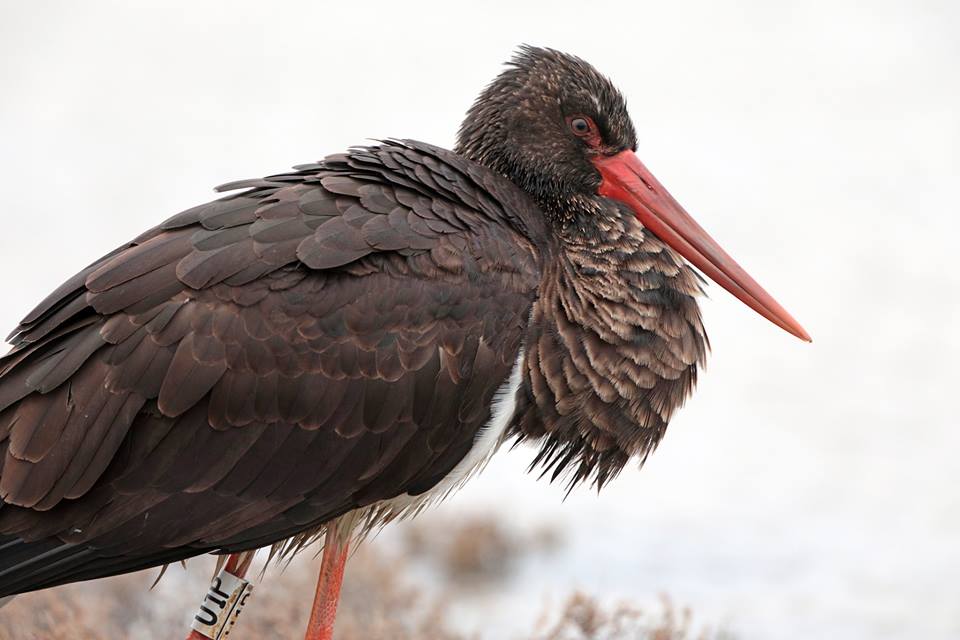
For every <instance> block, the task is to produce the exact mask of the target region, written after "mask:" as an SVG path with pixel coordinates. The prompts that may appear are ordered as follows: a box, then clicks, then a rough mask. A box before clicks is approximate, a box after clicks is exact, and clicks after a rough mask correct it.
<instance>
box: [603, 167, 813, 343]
mask: <svg viewBox="0 0 960 640" xmlns="http://www.w3.org/2000/svg"><path fill="white" fill-rule="evenodd" d="M593 163H594V164H595V165H596V167H597V169H599V171H600V175H601V176H602V177H603V182H602V183H601V184H600V188H599V189H598V190H597V192H598V193H599V194H600V195H602V196H606V197H607V198H612V199H613V200H619V201H620V202H622V203H624V204H626V205H627V206H628V207H630V208H631V209H632V210H633V212H634V214H636V216H637V219H638V220H640V222H641V223H642V224H643V226H644V227H646V228H647V229H649V230H650V231H652V232H653V233H655V234H656V235H657V237H658V238H660V239H661V240H662V241H664V242H666V243H667V244H668V245H670V247H672V248H673V249H674V250H675V251H677V252H678V253H679V254H680V255H682V256H683V257H684V258H686V259H687V260H689V261H690V262H691V263H692V264H693V265H694V266H695V267H697V268H698V269H700V271H702V272H703V273H705V274H706V275H707V276H709V277H710V279H711V280H713V281H714V282H716V283H717V284H719V285H720V286H721V287H723V288H724V289H726V290H727V291H729V292H730V293H732V294H733V295H735V296H736V297H737V298H739V299H740V300H741V301H742V302H743V303H744V304H746V305H747V306H748V307H750V308H751V309H753V310H754V311H756V312H757V313H759V314H760V315H762V316H763V317H764V318H766V319H767V320H769V321H770V322H772V323H774V324H775V325H777V326H779V327H781V328H782V329H784V330H786V331H789V332H790V333H792V334H793V335H795V336H797V337H798V338H800V339H801V340H806V341H807V342H811V339H810V335H809V334H807V332H806V331H804V330H803V327H801V326H800V323H799V322H797V321H796V320H794V319H793V316H791V315H790V314H789V313H787V310H786V309H784V308H783V307H781V306H780V305H779V304H778V303H777V301H776V300H774V299H773V296H771V295H770V294H769V293H767V292H766V291H764V289H763V287H761V286H760V285H759V284H757V282H756V280H754V279H753V278H751V277H750V275H749V274H748V273H747V272H746V271H744V270H743V268H742V267H741V266H740V265H739V264H737V262H736V261H735V260H734V259H733V258H731V257H730V256H729V255H727V252H726V251H724V250H723V249H721V248H720V245H719V244H717V242H716V241H715V240H714V239H713V238H711V237H710V235H709V234H708V233H707V232H706V231H704V230H703V228H702V227H701V226H700V225H699V224H697V222H696V221H695V220H694V219H693V218H692V217H690V214H689V213H687V212H686V211H684V210H683V207H681V206H680V204H679V203H678V202H677V201H676V200H674V198H673V196H671V195H670V193H669V192H668V191H667V190H666V189H664V188H663V185H662V184H660V182H659V181H658V180H657V179H656V178H654V177H653V174H651V173H650V172H649V171H648V170H647V168H646V167H645V166H643V163H642V162H640V159H639V158H637V156H636V155H634V153H633V152H632V151H629V150H627V151H621V152H620V153H618V154H616V155H613V156H597V157H596V158H595V159H594V160H593Z"/></svg>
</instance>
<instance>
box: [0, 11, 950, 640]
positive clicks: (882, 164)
mask: <svg viewBox="0 0 960 640" xmlns="http://www.w3.org/2000/svg"><path fill="white" fill-rule="evenodd" d="M957 7H960V5H958V4H956V3H952V2H942V3H935V2H902V3H876V2H873V3H868V2H863V1H855V0H841V1H833V2H802V3H771V2H763V1H761V0H751V1H749V2H744V3H740V4H739V5H733V4H730V5H721V4H720V3H714V2H702V3H679V2H678V3H667V2H624V3H619V4H617V3H603V4H600V3H587V2H579V3H567V2H551V3H543V4H535V3H520V2H510V3H485V4H483V5H482V6H481V5H470V6H468V5H458V4H455V3H451V2H438V3H413V2H393V3H384V4H382V5H378V4H375V3H346V2H339V3H322V2H310V3H283V2H258V3H246V2H222V3H200V2H180V3H175V2H154V3H148V2H116V3H110V2H82V3H81V2H59V3H55V2H38V1H32V2H13V1H11V0H3V2H2V3H0V176H2V177H0V180H2V183H0V187H2V206H0V222H2V229H3V232H2V234H0V270H2V271H0V273H2V274H3V275H2V282H0V286H2V295H3V301H4V305H3V308H0V325H3V327H6V328H12V327H13V326H14V324H15V323H16V321H17V320H18V319H19V318H20V317H21V316H22V315H24V314H25V313H26V312H27V311H28V310H29V309H30V308H31V307H32V306H33V305H34V304H35V303H36V302H37V301H39V299H41V298H42V297H44V296H45V295H46V294H47V293H48V292H49V291H50V290H51V289H53V288H54V287H55V286H57V285H58V284H59V283H60V282H62V281H63V280H64V279H65V278H66V277H67V276H69V275H71V274H72V273H74V272H75V271H76V270H78V269H79V268H80V267H82V266H83V265H85V264H87V263H88V262H90V261H92V260H93V259H95V258H97V257H98V256H100V255H102V254H103V253H105V252H107V251H109V250H110V249H112V248H113V247H115V246H117V245H118V244H120V243H122V242H125V241H126V240H128V239H130V238H132V237H133V236H135V235H137V234H138V233H139V232H141V231H142V230H144V229H145V228H147V227H148V226H152V225H153V224H155V223H156V222H158V221H159V220H161V219H163V218H166V217H168V216H169V215H171V214H173V213H175V212H177V211H179V210H181V209H184V208H187V207H189V206H191V205H194V204H197V203H198V202H202V201H204V200H206V199H209V198H211V196H212V194H211V192H210V187H212V186H213V185H216V184H219V183H221V182H225V181H227V180H230V179H234V178H243V177H251V176H257V175H262V174H266V173H271V172H276V171H280V170H283V169H285V168H287V167H288V166H289V165H291V164H294V163H299V162H306V161H311V160H314V159H317V158H320V157H322V156H324V155H326V154H328V153H333V152H337V151H340V150H342V149H344V148H345V147H346V146H348V145H351V144H356V143H363V142H364V141H365V139H367V138H375V137H387V136H396V137H412V138H418V139H421V140H425V141H429V142H433V143H436V144H440V145H445V146H450V145H452V144H453V140H454V135H455V132H456V129H457V127H458V125H459V120H460V118H461V116H462V114H463V113H464V111H465V110H466V108H467V107H468V106H469V104H470V103H471V101H472V100H473V98H474V96H475V95H476V94H477V93H478V91H479V90H480V88H481V87H482V86H484V84H486V83H487V82H488V81H489V80H490V79H491V78H492V77H493V76H494V75H495V74H496V73H497V72H498V70H499V69H500V65H501V63H502V62H503V61H504V60H506V59H507V58H508V57H509V56H510V55H511V51H512V50H513V49H514V48H515V47H516V45H518V44H519V43H521V42H528V43H531V44H537V45H545V46H551V47H554V48H558V49H562V50H565V51H569V52H571V53H575V54H577V55H579V56H581V57H583V58H585V59H587V60H588V61H590V62H592V63H593V64H595V65H596V66H597V67H598V68H599V69H600V70H601V71H602V72H604V73H605V74H607V75H609V76H610V77H612V78H613V79H614V81H615V82H616V83H617V84H618V85H619V86H620V87H621V89H622V90H623V92H624V94H625V95H626V96H627V99H628V102H629V104H630V106H631V112H632V115H633V118H634V120H635V123H636V125H637V129H638V133H639V137H640V148H639V155H640V156H641V158H643V160H644V161H645V162H646V164H647V165H648V166H649V167H650V168H651V169H652V170H653V171H654V173H655V174H656V175H657V176H658V177H659V178H660V180H661V181H662V182H663V183H664V184H665V185H667V187H668V188H669V189H670V190H671V191H672V192H673V193H674V195H675V196H676V197H677V198H678V199H679V200H680V201H681V202H682V203H684V204H685V206H686V208H687V209H688V210H689V211H690V212H691V213H692V214H693V215H694V216H695V217H697V218H698V219H699V221H700V222H701V224H703V226H704V227H706V228H707V229H708V230H709V231H711V233H712V234H713V235H714V236H715V237H716V238H718V239H719V240H720V242H721V243H722V244H723V245H724V246H725V247H726V248H727V249H728V250H729V252H730V253H731V254H733V255H734V256H735V257H736V258H737V259H738V260H739V261H740V262H741V263H742V264H743V265H744V266H745V267H747V269H748V270H749V271H750V272H751V273H752V274H753V275H754V276H755V277H756V278H757V279H758V280H759V281H760V282H761V283H762V284H764V286H766V287H767V288H768V289H769V290H770V291H771V292H772V293H773V294H774V295H775V296H776V297H777V298H778V299H779V300H780V301H781V302H782V303H784V305H785V306H786V307H787V308H788V309H790V311H791V312H792V313H793V314H794V315H795V316H796V317H797V318H798V319H799V320H800V321H801V322H802V323H803V324H804V325H805V327H806V328H807V329H808V330H809V331H810V333H811V334H812V335H813V337H814V343H813V344H812V345H806V344H803V343H801V342H799V341H798V340H796V339H794V338H792V337H790V336H788V335H787V334H785V333H783V332H782V331H780V330H778V329H776V328H775V327H773V326H772V325H770V324H769V323H767V322H765V321H763V320H762V319H760V318H759V317H758V316H756V315H755V314H753V313H752V312H750V311H749V310H747V309H746V308H745V307H743V306H742V305H741V304H740V303H739V302H737V301H736V300H734V299H733V298H732V297H731V296H729V295H727V294H726V293H725V292H724V291H722V290H720V289H719V287H715V286H713V287H711V288H710V294H711V295H712V296H713V299H711V300H708V301H705V302H704V305H703V307H704V314H705V318H706V324H707V327H708V329H709V331H710V337H711V340H712V343H713V346H714V352H713V357H712V358H711V361H710V365H709V367H708V369H707V371H706V372H705V374H704V375H703V376H702V382H701V384H700V388H699V390H698V392H697V394H696V395H695V396H694V398H693V399H692V400H691V401H690V402H689V404H688V406H687V408H686V409H685V410H683V411H682V412H681V413H680V415H679V416H678V417H677V418H676V419H675V421H674V423H673V424H672V425H671V427H670V430H669V433H668V434H667V438H666V440H665V441H664V443H663V444H662V446H661V447H660V450H659V451H657V452H656V453H655V454H654V455H653V456H652V457H651V459H650V461H649V462H648V464H647V465H646V467H645V468H644V469H643V470H642V471H639V470H637V469H636V468H634V467H631V468H629V469H628V470H627V471H625V472H624V474H623V476H622V477H621V478H620V479H619V480H618V481H617V482H615V483H614V484H613V485H612V486H611V487H609V489H607V490H605V491H604V492H603V493H602V494H601V495H600V496H597V495H596V494H592V493H590V492H589V491H586V490H581V491H578V492H576V493H575V494H574V495H573V496H572V497H571V498H570V499H568V500H567V501H566V502H565V503H562V502H561V500H562V497H563V492H562V491H561V489H560V488H558V487H553V486H549V485H547V484H546V483H543V482H537V481H536V480H535V479H534V478H533V477H532V476H527V475H526V474H524V473H523V467H524V465H525V464H526V462H527V461H529V459H530V458H531V456H532V452H531V451H530V450H528V449H520V450H517V451H514V452H511V453H503V454H501V455H500V457H499V458H498V459H497V461H495V463H494V464H493V465H491V467H490V468H488V470H487V472H486V473H485V474H484V475H483V476H482V477H481V478H479V479H477V480H475V481H474V483H473V484H472V486H470V487H469V488H467V489H466V490H464V491H463V492H462V493H461V494H459V495H458V496H457V497H455V498H453V499H452V500H451V501H450V502H449V503H447V504H446V505H445V506H444V507H443V509H446V510H448V512H449V513H450V514H455V513H457V510H462V511H469V510H472V509H486V508H491V507H494V508H500V509H501V510H502V512H503V513H504V514H505V517H508V518H511V519H512V520H513V521H515V522H516V523H517V525H518V526H527V525H530V526H533V524H535V523H540V522H552V523H557V524H558V525H559V526H562V527H563V528H564V529H565V531H566V536H567V541H568V542H567V545H566V546H565V547H564V548H563V550H562V551H561V552H559V553H558V555H556V556H554V557H552V558H551V559H550V561H549V562H548V563H543V564H540V565H537V564H535V563H534V564H533V565H530V566H527V567H526V568H525V569H524V570H523V571H521V573H520V575H519V576H518V577H517V578H516V579H515V580H514V582H513V583H512V587H511V589H509V590H507V591H506V592H503V591H500V592H498V593H495V594H488V595H487V596H486V600H485V601H483V602H480V601H477V600H476V599H473V600H470V599H465V600H464V601H463V604H462V605H461V606H460V607H459V608H458V611H457V615H459V616H460V617H461V620H462V626H463V627H464V628H465V629H470V628H482V629H483V630H485V631H486V632H487V634H486V635H487V637H491V638H493V637H502V634H504V633H506V632H508V631H514V630H517V629H526V628H529V622H530V619H531V618H532V617H533V616H534V615H535V614H536V612H537V611H538V610H539V604H540V603H541V602H543V601H544V600H545V599H551V598H554V599H555V598H559V597H562V596H563V595H564V594H566V593H568V592H569V591H570V590H572V589H573V588H576V587H583V588H585V589H588V590H590V591H592V592H594V593H599V594H601V595H603V596H605V597H607V598H609V599H617V598H629V599H631V600H633V601H636V602H648V601H653V600H654V599H655V596H656V594H657V593H658V592H661V591H664V592H668V593H670V594H671V595H672V596H673V597H674V598H675V599H676V600H677V601H678V602H680V603H682V604H690V605H692V606H693V607H694V609H695V610H696V612H697V614H698V617H699V618H700V619H704V620H707V621H709V622H713V623H718V622H719V623H723V624H724V625H726V626H727V628H729V629H731V630H732V631H734V632H735V633H736V634H737V635H738V637H742V638H770V637H780V638H813V637H817V638H821V637H832V638H926V639H933V638H957V637H960V577H958V573H960V488H958V481H960V470H958V466H957V456H958V455H960V424H958V423H960V419H958V395H960V394H958V383H960V374H958V372H957V369H956V367H957V356H958V355H960V338H958V333H957V330H958V329H960V303H958V300H957V295H958V293H960V275H958V271H957V262H958V261H957V253H958V250H957V235H958V231H960V223H958V214H960V212H958V208H960V207H958V193H957V190H958V177H960V80H958V78H960V10H958V8H957Z"/></svg>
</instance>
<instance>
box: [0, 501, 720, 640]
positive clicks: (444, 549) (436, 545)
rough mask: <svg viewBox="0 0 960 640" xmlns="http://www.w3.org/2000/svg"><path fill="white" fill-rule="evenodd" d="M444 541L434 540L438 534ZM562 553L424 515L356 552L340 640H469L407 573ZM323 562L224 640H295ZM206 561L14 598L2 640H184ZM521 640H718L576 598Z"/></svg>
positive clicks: (551, 535) (312, 562) (461, 576)
mask: <svg viewBox="0 0 960 640" xmlns="http://www.w3.org/2000/svg"><path fill="white" fill-rule="evenodd" d="M440 532H442V535H440ZM560 544H561V541H560V538H559V536H558V535H557V534H556V532H553V531H549V530H544V531H540V532H534V533H533V534H530V535H520V534H518V533H517V532H513V531H509V530H506V529H504V528H502V527H501V526H499V525H498V524H497V522H496V521H495V520H493V519H490V518H479V519H476V520H472V521H468V522H459V523H458V522H453V521H447V520H442V519H440V518H439V517H438V516H427V517H426V518H425V519H424V520H423V521H422V522H421V523H420V524H414V525H413V526H408V527H407V530H406V534H405V536H404V545H403V549H402V550H399V551H394V552H387V551H384V550H381V547H382V546H384V545H379V544H377V543H376V542H375V541H374V542H372V543H371V542H368V543H366V544H364V545H363V546H361V548H360V550H359V551H358V552H357V553H356V554H354V556H353V558H352V559H351V561H350V564H349V567H348V571H347V576H348V578H347V580H346V583H345V585H344V591H343V600H342V603H341V610H340V615H339V617H338V620H337V638H338V640H361V639H363V640H370V639H377V638H382V639H385V640H473V638H475V636H471V635H465V634H464V633H463V632H462V631H461V630H459V629H457V625H456V621H455V620H450V619H449V616H448V615H447V613H446V612H447V609H448V607H446V606H445V601H444V599H443V597H441V596H436V595H433V596H428V595H426V594H425V593H424V592H423V591H421V590H419V589H418V588H417V587H416V586H414V583H413V581H412V580H411V579H410V577H409V575H408V572H407V571H405V569H408V568H410V567H411V566H413V564H417V565H418V566H419V567H421V568H422V569H424V570H427V571H429V572H430V573H429V575H431V576H435V580H436V581H438V582H439V583H440V586H441V588H439V589H436V590H435V592H436V593H444V591H445V588H446V587H449V586H452V585H458V586H462V585H463V584H465V583H467V584H487V585H490V584H497V583H499V582H502V581H504V580H505V579H507V577H508V576H509V575H510V573H511V570H512V568H513V567H514V566H515V564H516V562H517V561H518V560H519V559H520V558H521V557H523V556H524V555H525V554H531V553H550V552H552V551H553V550H554V549H555V548H556V547H557V546H558V545H560ZM318 565H319V561H318V560H317V559H315V558H312V557H310V556H309V554H307V553H304V554H301V556H299V557H298V558H297V559H296V560H295V561H294V562H293V563H291V565H290V566H289V567H287V568H285V569H283V570H281V569H280V568H277V567H271V568H270V569H268V571H267V575H266V578H265V580H264V581H263V582H262V583H261V582H260V580H259V572H255V573H252V574H251V575H252V576H254V579H253V581H254V583H255V584H256V587H255V589H254V593H253V597H252V598H251V600H250V602H249V603H248V605H247V607H246V609H244V611H243V614H242V615H241V617H240V619H239V621H238V624H237V628H236V629H235V630H234V632H233V633H231V634H230V639H231V640H253V639H260V638H298V637H302V633H303V629H304V627H305V626H306V616H307V614H308V608H309V604H310V602H311V600H312V596H313V587H314V580H315V579H316V575H317V567H318ZM212 566H213V563H212V559H209V558H206V559H200V560H194V561H191V562H190V563H189V567H188V569H187V570H186V571H183V570H181V569H180V568H179V567H171V568H170V569H169V571H168V573H167V575H166V576H165V577H164V578H163V580H161V581H160V583H159V584H158V585H157V587H156V588H155V589H154V590H153V591H148V589H149V586H150V584H151V582H152V581H153V579H154V578H155V577H156V571H149V572H142V573H139V574H133V575H128V576H119V577H116V578H111V579H107V580H100V581H97V582H93V583H87V584H78V585H69V586H67V587H62V588H59V589H54V590H48V591H43V592H39V593H33V594H28V595H25V596H20V597H18V598H16V599H15V600H14V601H13V602H11V603H10V604H8V605H7V606H5V607H3V608H2V609H0V640H8V639H10V640H12V639H15V638H16V639H21V638H23V639H37V640H39V639H44V640H67V639H69V640H75V639H78V638H82V639H84V640H87V639H89V640H107V639H109V640H116V639H117V638H137V639H140V638H143V639H149V638H158V639H160V638H164V639H165V638H174V639H181V638H183V637H185V636H186V633H187V630H188V625H189V619H190V617H191V616H192V615H193V613H194V611H195V609H196V607H197V605H198V604H199V601H200V599H201V598H202V597H203V594H204V592H205V590H206V586H207V582H208V580H209V578H210V573H211V571H212ZM532 627H533V628H532V629H531V630H530V632H529V633H527V634H526V635H522V636H519V635H518V636H517V640H522V639H523V638H529V640H707V639H710V640H719V639H720V638H723V637H724V636H722V635H718V634H710V633H708V632H704V631H700V632H695V631H694V630H693V625H692V622H691V615H690V612H689V611H687V610H682V611H678V610H677V609H676V608H675V607H674V606H673V605H672V604H671V603H670V602H669V601H668V600H664V601H663V604H662V606H661V607H660V609H659V610H658V611H657V612H655V613H653V614H648V613H647V612H645V611H641V610H639V609H637V608H635V607H632V606H629V605H626V604H621V605H616V606H613V607H605V606H603V605H601V604H600V603H599V602H598V601H597V600H596V599H594V598H591V597H590V596H587V595H584V594H574V595H573V596H571V597H570V598H569V600H568V601H567V602H566V603H565V605H564V606H563V607H561V608H560V609H559V610H550V611H545V612H543V614H542V615H541V616H540V619H539V621H538V622H537V623H536V624H534V625H532Z"/></svg>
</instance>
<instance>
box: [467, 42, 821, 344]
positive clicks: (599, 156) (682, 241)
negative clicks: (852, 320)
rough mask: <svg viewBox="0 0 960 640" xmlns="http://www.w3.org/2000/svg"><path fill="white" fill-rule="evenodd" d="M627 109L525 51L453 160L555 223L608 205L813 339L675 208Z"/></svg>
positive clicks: (551, 59)
mask: <svg viewBox="0 0 960 640" xmlns="http://www.w3.org/2000/svg"><path fill="white" fill-rule="evenodd" d="M636 151H637V137H636V133H635V130H634V126H633V123H632V121H631V120H630V116H629V114H628V112H627V106H626V102H625V101H624V99H623V96H622V95H621V94H620V92H619V91H618V90H617V89H616V87H614V86H613V84H612V83H611V82H610V80H609V79H607V78H606V77H604V76H603V75H601V74H600V73H599V72H598V71H597V70H596V69H594V68H593V67H592V66H591V65H589V64H587V63H586V62H584V61H583V60H580V59H579V58H576V57H574V56H571V55H568V54H565V53H561V52H559V51H554V50H552V49H542V48H537V47H530V46H524V47H522V48H521V49H520V51H519V53H518V54H517V55H516V56H515V57H514V58H513V60H512V61H511V62H510V63H509V64H508V67H507V69H506V70H505V71H504V72H503V73H501V74H500V75H499V76H498V77H497V78H496V79H495V80H494V81H493V82H492V83H491V84H490V85H489V86H487V88H486V89H484V91H483V92H482V93H481V94H480V96H479V97H478V98H477V100H476V102H475V103H474V105H473V106H472V107H471V108H470V110H469V111H468V113H467V116H466V118H465V120H464V122H463V125H462V126H461V128H460V133H459V137H458V143H457V152H458V153H460V154H462V155H464V156H466V157H468V158H470V159H471V160H473V161H475V162H478V163H480V164H483V165H485V166H487V167H488V168H490V169H492V170H494V171H496V172H498V173H500V174H502V175H504V176H506V177H507V178H509V179H510V180H511V181H512V182H514V183H515V184H517V185H518V186H520V187H521V188H523V189H524V190H525V191H527V193H529V194H530V195H531V196H532V197H533V198H534V199H535V200H536V201H537V202H538V203H539V205H540V207H541V208H542V209H543V211H544V213H545V214H546V215H547V216H548V217H549V218H550V219H551V220H552V221H554V222H555V223H556V224H559V225H563V224H566V223H569V222H570V221H571V220H579V221H583V220H589V216H590V215H591V212H594V211H598V210H601V209H602V208H604V207H609V206H611V205H614V206H618V207H626V208H628V209H629V210H630V211H631V212H632V213H633V215H634V216H636V218H637V219H638V220H639V221H640V223H641V224H642V225H643V226H644V227H645V228H646V229H647V230H649V231H650V232H652V233H653V234H654V235H656V236H657V237H658V238H659V239H660V240H661V241H663V242H664V243H665V244H667V245H669V246H670V247H671V248H673V249H674V250H675V251H676V252H677V253H679V254H680V255H682V256H683V257H684V258H686V259H687V260H688V261H689V262H690V263H691V264H693V265H694V266H695V267H697V268H698V269H699V270H700V271H702V272H703V273H704V274H705V275H707V276H708V277H710V278H711V279H712V280H713V281H714V282H716V283H717V284H719V285H720V286H722V287H723V288H725V289H726V290H727V291H729V292H730V293H732V294H733V295H734V296H736V297H737V298H738V299H740V300H741V301H742V302H744V303H745V304H746V305H748V306H749V307H750V308H752V309H753V310H754V311H756V312H757V313H759V314H760V315H762V316H763V317H765V318H767V319H768V320H770V321H771V322H773V323H774V324H776V325H778V326H779V327H781V328H783V329H784V330H786V331H788V332H790V333H792V334H793V335H795V336H797V337H798V338H800V339H802V340H806V341H810V336H809V335H808V334H807V332H806V331H805V330H804V329H803V327H801V326H800V324H799V323H798V322H797V321H796V320H794V319H793V317H792V316H791V315H790V314H789V313H788V312H787V311H786V310H785V309H784V308H783V307H782V306H780V304H779V303H777V302H776V300H774V299H773V297H772V296H770V294H768V293H767V292H766V291H765V290H764V289H763V287H761V286H760V285H759V284H757V282H756V281H755V280H754V279H753V278H752V277H751V276H750V275H749V274H748V273H747V272H746V271H745V270H744V269H743V268H742V267H740V265H739V264H737V262H736V261H735V260H734V259H733V258H731V257H730V256H729V255H728V254H727V253H726V252H725V251H724V250H723V249H722V248H721V247H720V245H719V244H718V243H717V242H716V241H715V240H714V239H713V238H712V237H711V236H710V235H709V234H708V233H707V232H706V231H705V230H704V229H703V228H702V227H701V226H700V225H699V224H697V222H696V221H695V220H694V219H693V218H692V217H691V216H690V215H689V214H688V213H687V212H686V211H685V210H684V209H683V207H681V206H680V204H679V203H678V202H677V201H676V200H675V199H674V198H673V196H672V195H670V193H669V192H668V191H667V190H666V189H665V188H664V187H663V185H662V184H660V182H659V181H658V180H657V179H656V178H655V177H654V176H653V174H651V173H650V171H648V170H647V168H646V167H645V166H644V165H643V163H642V162H641V161H640V160H639V158H638V157H637V155H636Z"/></svg>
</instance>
